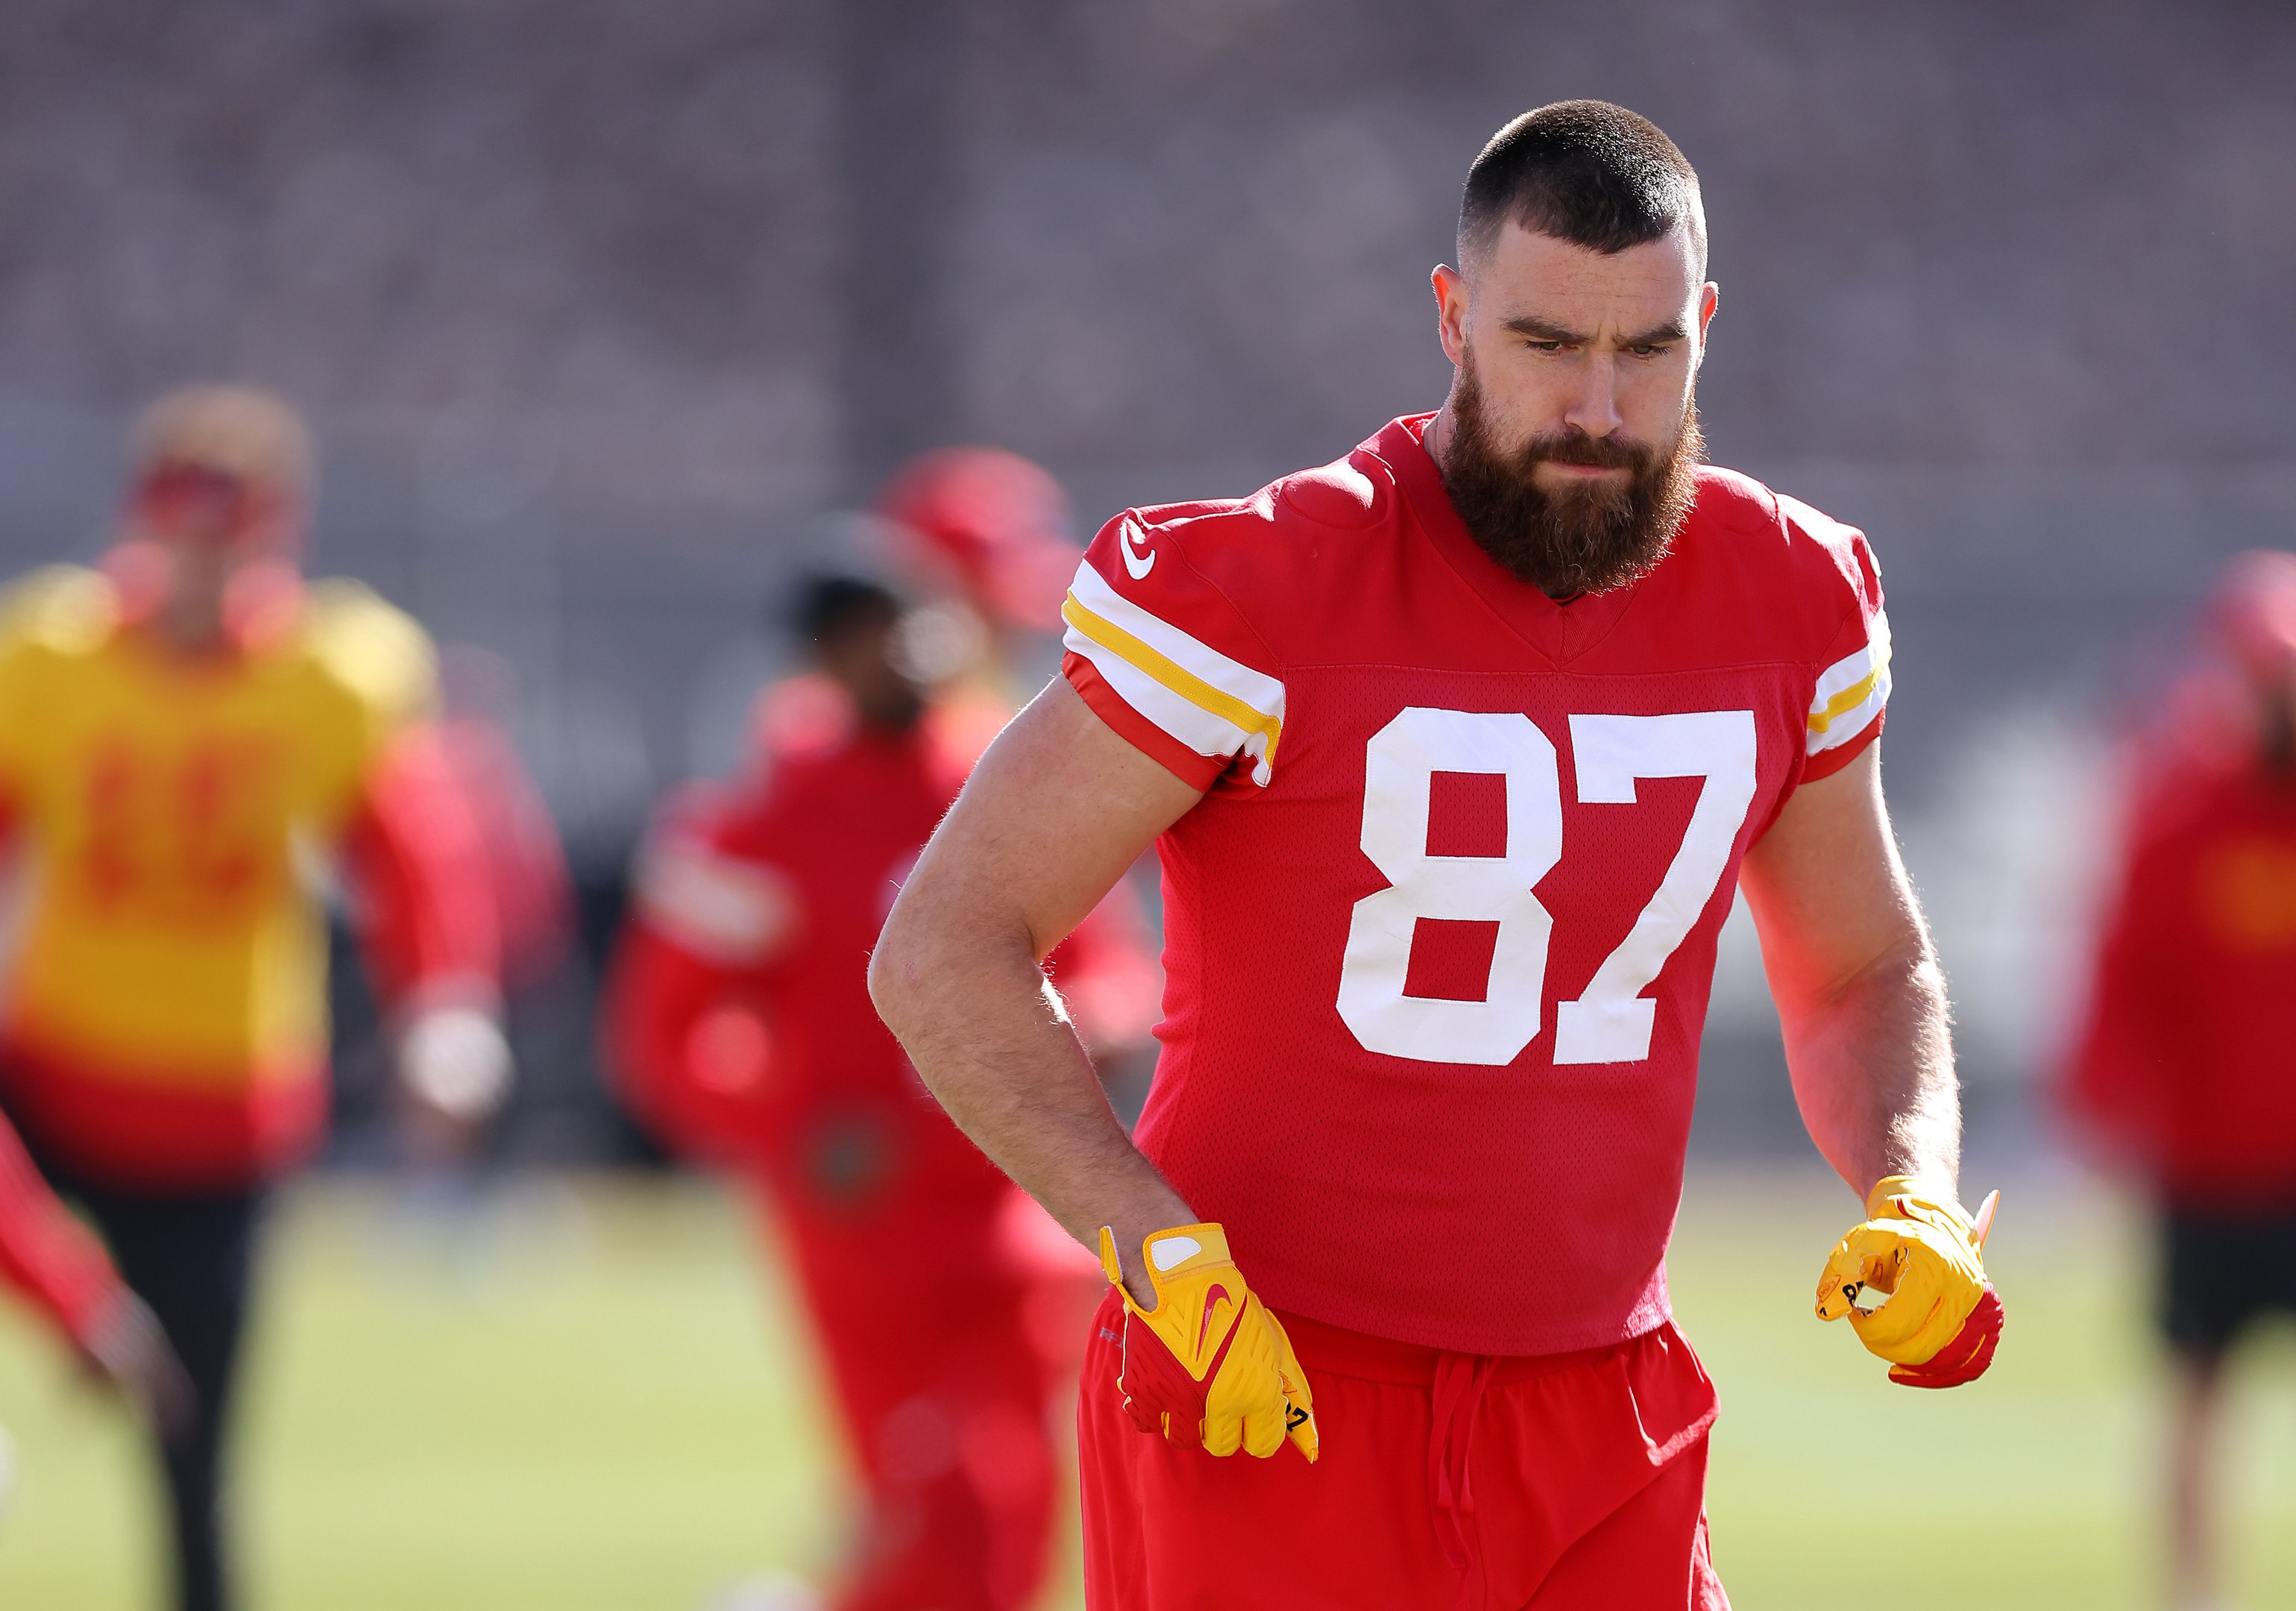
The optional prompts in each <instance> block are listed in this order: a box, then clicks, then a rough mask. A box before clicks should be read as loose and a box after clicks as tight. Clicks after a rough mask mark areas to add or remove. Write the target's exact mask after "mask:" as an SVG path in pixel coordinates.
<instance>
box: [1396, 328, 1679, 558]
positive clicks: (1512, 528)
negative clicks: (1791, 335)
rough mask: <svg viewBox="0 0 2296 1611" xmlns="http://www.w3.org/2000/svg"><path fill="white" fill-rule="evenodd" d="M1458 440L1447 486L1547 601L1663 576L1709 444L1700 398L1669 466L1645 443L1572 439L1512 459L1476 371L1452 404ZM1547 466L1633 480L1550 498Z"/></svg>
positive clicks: (1570, 435) (1446, 472)
mask: <svg viewBox="0 0 2296 1611" xmlns="http://www.w3.org/2000/svg"><path fill="white" fill-rule="evenodd" d="M1451 426H1452V429H1451V435H1450V440H1448V441H1447V442H1446V443H1444V445H1443V448H1444V451H1443V461H1442V466H1441V467H1442V472H1443V485H1444V487H1445V488H1446V489H1447V490H1448V491H1449V493H1450V495H1451V506H1452V507H1453V508H1454V509H1456V511H1458V514H1459V519H1460V521H1461V522H1463V523H1464V525H1465V526H1466V528H1467V530H1468V533H1469V534H1470V535H1471V536H1472V537H1473V538H1474V539H1475V541H1476V543H1477V545H1478V546H1480V547H1481V549H1482V550H1483V552H1484V553H1486V554H1488V555H1490V556H1491V558H1492V560H1493V561H1495V562H1496V563H1497V564H1498V565H1499V566H1500V567H1501V568H1502V569H1504V570H1505V571H1507V572H1508V573H1509V574H1510V575H1512V576H1514V577H1516V578H1518V579H1521V580H1523V581H1526V582H1529V584H1530V585H1531V586H1532V587H1534V588H1538V589H1539V591H1541V592H1542V593H1545V594H1546V596H1548V597H1550V598H1571V597H1575V596H1578V595H1579V594H1581V593H1608V592H1610V591H1611V589H1612V588H1623V587H1626V586H1628V585H1629V584H1630V583H1633V582H1636V581H1640V580H1641V579H1643V578H1644V577H1645V576H1648V575H1649V574H1650V573H1651V572H1652V571H1654V570H1656V569H1657V568H1658V565H1659V562H1661V560H1663V559H1665V558H1666V555H1667V550H1668V549H1669V547H1672V546H1673V543H1674V535H1675V533H1676V532H1677V531H1678V530H1681V529H1682V522H1683V518H1684V517H1685V515H1687V514H1689V513H1690V505H1691V503H1692V500H1693V499H1694V498H1695V497H1697V493H1698V466H1699V464H1701V463H1702V462H1703V461H1704V459H1705V456H1706V440H1705V438H1704V437H1703V436H1702V434H1701V433H1700V432H1699V429H1698V403H1697V399H1695V398H1694V397H1693V399H1691V400H1690V401H1689V402H1688V403H1686V404H1685V405H1684V407H1683V411H1682V429H1681V431H1680V432H1679V433H1678V434H1677V436H1676V437H1675V440H1674V446H1673V447H1672V448H1670V449H1669V451H1668V453H1667V455H1666V456H1665V457H1663V458H1661V457H1659V456H1657V455H1656V454H1655V453H1654V452H1653V451H1652V448H1651V447H1650V446H1649V444H1648V443H1645V442H1637V441H1628V440H1623V439H1621V438H1620V437H1617V436H1607V437H1593V436H1588V435H1587V433H1586V432H1583V431H1578V430H1572V431H1570V432H1562V433H1558V434H1554V435H1548V436H1540V437H1534V438H1533V439H1532V440H1530V441H1529V442H1527V443H1525V444H1524V445H1523V446H1522V447H1521V448H1517V449H1515V450H1514V451H1513V452H1508V451H1506V450H1505V449H1503V448H1499V447H1498V446H1497V444H1496V443H1494V442H1493V441H1492V440H1491V437H1490V425H1489V423H1488V421H1487V420H1486V419H1485V418H1484V416H1483V393H1482V386H1481V384H1480V382H1478V381H1477V379H1476V376H1475V370H1474V366H1473V365H1472V363H1469V364H1467V365H1465V366H1463V367H1462V368H1461V369H1460V372H1459V383H1458V386H1457V387H1456V390H1454V392H1453V394H1452V399H1451ZM1549 460H1552V461H1554V463H1557V464H1594V465H1600V466H1602V467H1603V468H1606V469H1619V470H1624V471H1626V472H1628V477H1627V480H1626V481H1625V483H1624V484H1623V485H1620V484H1619V483H1618V482H1616V481H1611V480H1609V479H1607V478H1605V479H1604V480H1601V481H1590V482H1588V483H1587V484H1586V485H1584V486H1572V487H1570V488H1569V489H1566V490H1564V491H1562V492H1554V493H1550V492H1547V491H1546V490H1545V489H1542V488H1541V487H1540V486H1539V485H1538V481H1537V480H1536V479H1535V473H1536V472H1537V470H1538V466H1539V465H1540V464H1544V463H1546V462H1547V461H1549Z"/></svg>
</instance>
